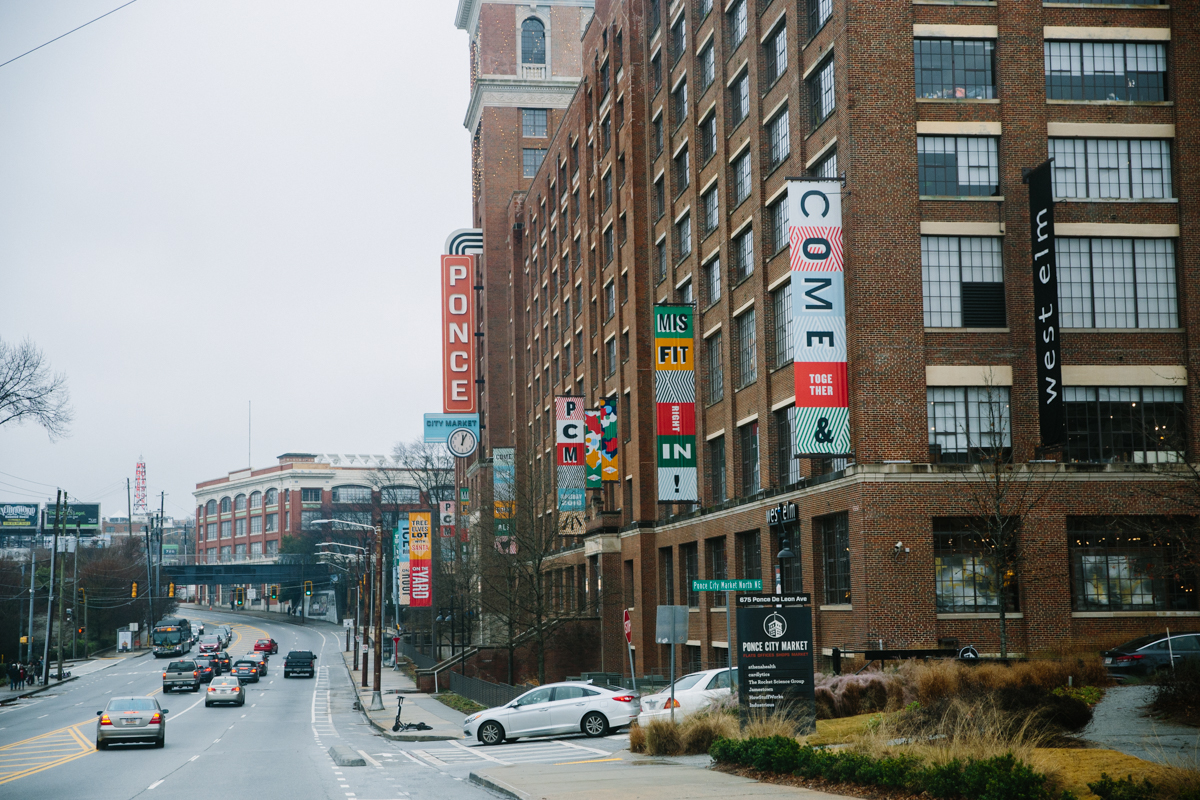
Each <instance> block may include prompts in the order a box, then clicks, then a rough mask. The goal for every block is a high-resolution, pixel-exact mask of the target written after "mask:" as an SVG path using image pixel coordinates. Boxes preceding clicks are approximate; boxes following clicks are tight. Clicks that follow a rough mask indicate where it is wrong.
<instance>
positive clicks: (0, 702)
mask: <svg viewBox="0 0 1200 800" xmlns="http://www.w3.org/2000/svg"><path fill="white" fill-rule="evenodd" d="M51 680H53V679H51ZM77 680H79V676H78V675H72V676H71V677H69V678H67V679H66V680H63V681H54V683H51V684H48V685H46V686H39V687H38V688H36V689H33V690H31V691H28V692H22V693H21V694H14V695H13V696H12V697H6V698H4V699H3V700H0V706H2V705H7V704H8V703H11V702H13V701H14V700H20V699H22V698H24V697H33V696H34V695H36V694H41V693H42V692H48V691H50V690H51V689H54V688H56V687H58V686H62V685H63V684H64V683H70V682H71V681H77Z"/></svg>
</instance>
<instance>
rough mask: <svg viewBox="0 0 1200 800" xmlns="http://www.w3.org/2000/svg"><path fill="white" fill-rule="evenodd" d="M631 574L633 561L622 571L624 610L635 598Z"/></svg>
mask: <svg viewBox="0 0 1200 800" xmlns="http://www.w3.org/2000/svg"><path fill="white" fill-rule="evenodd" d="M561 574H562V573H561V572H556V573H555V575H561ZM633 574H634V573H633V561H632V560H631V561H626V562H625V571H624V579H625V580H624V581H623V583H624V586H623V587H622V588H624V590H625V607H626V608H633V601H634V597H635V594H634V590H633ZM557 582H558V581H557V580H556V581H555V583H557ZM559 592H561V589H560V590H559ZM559 592H556V594H558V593H559ZM559 691H562V690H561V689H560V690H559ZM579 691H580V692H582V691H583V690H582V689H581V690H579ZM555 697H556V698H557V697H558V695H557V694H556V695H555Z"/></svg>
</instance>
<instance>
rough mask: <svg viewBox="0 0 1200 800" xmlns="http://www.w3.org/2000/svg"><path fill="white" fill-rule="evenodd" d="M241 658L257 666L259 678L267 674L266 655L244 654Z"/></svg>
mask: <svg viewBox="0 0 1200 800" xmlns="http://www.w3.org/2000/svg"><path fill="white" fill-rule="evenodd" d="M243 658H245V659H247V660H249V661H254V662H256V663H257V664H258V674H259V677H262V676H263V675H266V674H267V660H268V659H267V654H266V653H257V652H255V653H246V655H245V656H243Z"/></svg>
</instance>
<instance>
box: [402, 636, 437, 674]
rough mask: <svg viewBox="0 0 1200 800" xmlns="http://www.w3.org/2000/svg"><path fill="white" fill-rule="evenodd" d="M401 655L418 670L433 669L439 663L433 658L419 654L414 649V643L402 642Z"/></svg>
mask: <svg viewBox="0 0 1200 800" xmlns="http://www.w3.org/2000/svg"><path fill="white" fill-rule="evenodd" d="M400 654H401V655H402V656H405V657H406V658H408V660H409V661H411V662H413V664H414V665H415V666H416V668H417V669H433V668H434V667H436V666H437V663H438V662H437V659H436V658H434V657H433V656H427V655H425V654H424V653H421V652H419V651H418V650H417V648H415V647H413V645H412V642H405V641H401V642H400Z"/></svg>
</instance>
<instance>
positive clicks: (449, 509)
mask: <svg viewBox="0 0 1200 800" xmlns="http://www.w3.org/2000/svg"><path fill="white" fill-rule="evenodd" d="M438 528H439V531H440V533H441V535H442V538H443V539H444V538H446V537H448V536H453V535H454V501H453V500H442V501H440V502H438Z"/></svg>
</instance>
